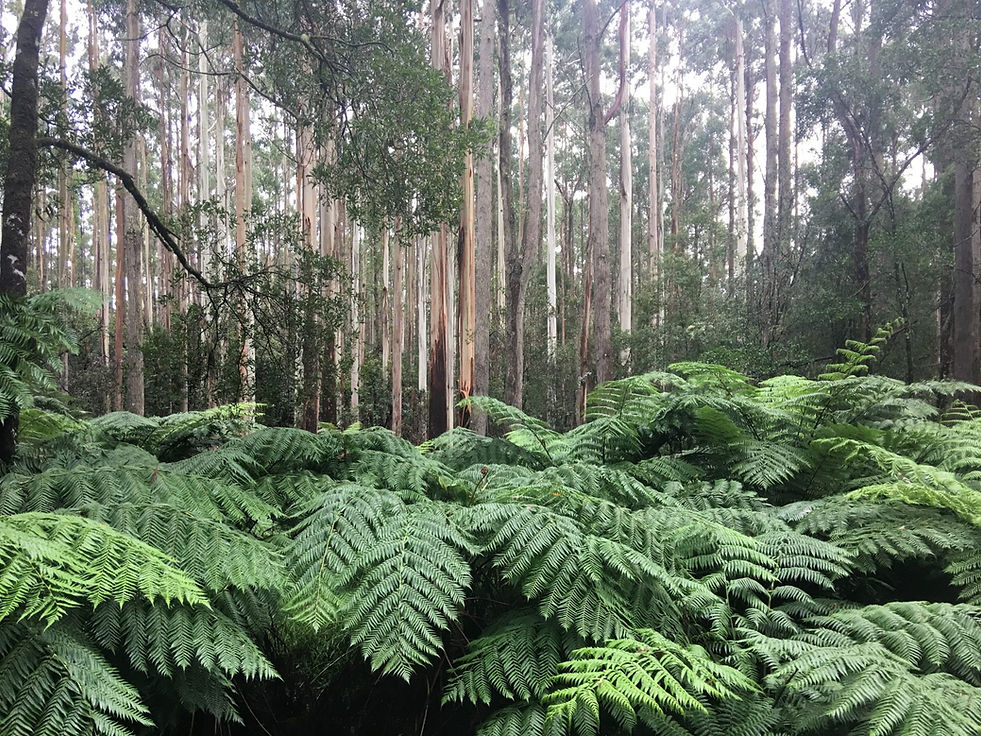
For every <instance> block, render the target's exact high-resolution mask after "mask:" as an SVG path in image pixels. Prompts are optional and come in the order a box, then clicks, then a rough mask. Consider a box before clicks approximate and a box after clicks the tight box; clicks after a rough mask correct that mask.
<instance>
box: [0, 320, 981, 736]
mask: <svg viewBox="0 0 981 736" xmlns="http://www.w3.org/2000/svg"><path fill="white" fill-rule="evenodd" d="M887 333H888V330H887V331H884V332H883V333H882V334H880V335H879V336H878V337H877V338H876V339H875V340H873V341H872V343H870V344H867V345H863V344H858V343H853V344H850V345H849V346H848V348H847V349H845V350H843V351H842V362H841V363H839V364H837V365H834V366H829V369H828V372H827V373H826V374H825V375H823V376H822V377H820V378H819V379H817V380H808V379H804V378H799V377H794V376H780V377H777V378H773V379H770V380H767V381H763V382H761V383H756V382H754V381H752V380H750V379H749V378H747V377H746V376H743V375H740V374H738V373H735V372H733V371H730V370H727V369H725V368H723V367H721V366H714V365H705V364H695V363H684V364H676V365H674V366H671V367H670V368H669V371H667V372H659V373H651V374H647V375H643V376H636V377H633V378H629V379H625V380H621V381H614V382H611V383H608V384H605V385H603V386H601V387H599V388H598V389H597V390H596V391H594V392H593V394H592V395H591V397H590V400H589V409H588V411H589V415H588V418H589V421H588V422H587V423H586V424H584V425H583V426H581V427H578V428H577V429H575V430H573V431H571V432H568V433H566V434H560V433H557V432H555V431H553V430H551V429H550V428H549V427H548V426H546V425H545V424H544V423H543V422H541V421H539V420H536V419H534V418H532V417H529V416H526V415H525V414H523V413H522V412H520V411H518V410H516V409H514V408H512V407H508V406H506V405H504V404H501V403H500V402H497V401H494V400H492V399H487V398H480V397H475V398H472V399H471V400H470V404H471V408H472V409H473V410H475V411H483V412H485V413H487V414H488V415H489V416H490V418H491V419H492V420H493V421H494V422H495V423H496V425H497V426H499V427H501V428H502V429H503V431H504V435H503V436H501V437H494V438H483V437H478V436H476V435H474V434H473V433H471V432H469V431H467V430H465V429H457V430H454V431H452V432H450V433H448V434H446V435H443V436H441V437H438V438H436V439H434V440H432V441H430V442H428V443H426V444H425V445H423V446H422V447H415V446H412V445H410V444H409V443H407V442H405V441H403V440H401V439H399V438H397V437H395V436H393V435H392V434H391V433H390V432H388V431H386V430H382V429H362V428H352V429H349V430H347V431H338V430H336V429H333V428H325V429H324V430H323V431H321V433H319V434H317V435H313V434H309V433H304V432H302V431H299V430H292V429H282V428H267V427H263V426H261V424H260V423H259V419H260V417H258V416H257V414H256V408H255V407H252V406H244V405H243V406H233V407H221V408H218V409H214V410H210V411H206V412H197V413H188V414H181V415H174V416H170V417H166V418H163V419H146V418H141V417H136V416H133V415H128V414H122V413H117V414H111V415H108V416H105V417H100V418H98V419H91V420H79V419H76V418H72V417H70V416H68V415H67V414H66V413H57V412H52V411H43V410H40V409H29V408H26V407H27V405H28V403H29V402H26V401H23V400H21V399H19V398H18V399H17V400H16V401H15V402H13V403H14V404H16V405H19V406H21V407H23V411H22V413H21V435H20V437H21V444H20V447H19V450H18V456H17V458H16V459H15V461H14V462H13V464H11V465H10V466H9V467H7V468H6V469H5V471H4V473H3V475H2V477H0V734H3V736H35V735H43V734H57V735H58V736H74V735H75V734H91V733H96V734H143V733H175V734H176V733H180V734H187V733H202V734H203V733H216V732H218V733H266V734H273V735H278V734H291V733H311V732H323V733H335V732H336V733H363V734H397V733H406V734H408V733H412V734H474V733H476V734H481V735H482V736H504V735H513V736H526V735H528V736H537V735H538V734H550V735H553V734H554V735H559V734H577V735H583V736H587V735H592V734H622V733H637V734H669V735H673V734H678V735H682V734H692V735H693V736H716V735H718V736H723V735H727V736H778V735H786V736H798V735H799V736H809V735H814V736H819V735H820V736H826V735H837V734H841V735H843V736H844V735H845V734H868V735H869V736H887V735H888V734H904V735H907V734H908V735H909V736H929V735H932V734H936V735H937V736H940V735H941V734H943V735H944V736H969V735H972V734H973V735H974V736H977V734H979V733H981V726H979V724H981V559H979V555H978V552H977V550H978V549H979V543H981V492H979V488H981V442H979V440H981V415H979V413H978V412H977V411H976V410H974V409H972V408H971V407H968V406H966V405H963V404H960V403H959V402H957V401H956V399H955V397H956V396H957V395H958V394H959V393H961V392H964V391H967V390H970V389H971V387H969V386H965V385H962V384H955V383H949V382H940V381H934V382H924V383H919V384H913V385H908V384H904V383H901V382H899V381H894V380H890V379H886V378H880V377H875V376H869V375H866V373H867V367H868V365H869V363H870V362H871V361H872V360H873V359H874V357H875V354H876V352H877V350H878V349H879V345H880V344H881V342H882V341H883V340H884V339H885V338H886V337H887ZM11 380H14V379H13V378H11ZM21 393H22V392H21ZM4 406H5V405H4V404H3V403H2V402H0V409H3V408H4Z"/></svg>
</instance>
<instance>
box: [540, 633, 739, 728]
mask: <svg viewBox="0 0 981 736" xmlns="http://www.w3.org/2000/svg"><path fill="white" fill-rule="evenodd" d="M561 669H562V672H560V673H559V674H558V675H556V676H555V678H553V680H552V687H551V692H550V693H549V694H548V695H547V696H546V697H545V699H544V701H543V702H544V703H545V704H546V705H548V706H549V708H548V717H549V720H554V721H558V722H559V723H561V724H563V725H564V726H565V729H564V730H565V731H566V732H573V733H576V734H595V733H598V732H599V724H600V717H601V709H606V710H607V711H608V713H609V715H610V716H612V717H613V719H614V720H615V721H616V722H617V723H618V724H619V725H620V726H621V727H623V728H625V729H627V730H630V729H631V728H633V727H634V725H636V723H637V711H638V710H641V709H644V710H649V711H652V712H653V713H672V714H678V715H684V714H686V713H689V712H692V711H704V710H705V706H704V705H703V704H702V701H701V700H700V699H699V696H706V697H708V698H712V699H718V700H725V699H729V698H737V697H739V696H740V695H742V694H744V693H747V692H752V691H754V690H756V686H755V684H754V683H753V682H752V681H751V680H750V679H748V678H747V677H746V676H745V675H743V674H742V673H740V672H739V671H738V670H735V669H733V668H731V667H728V666H726V665H722V664H718V663H717V662H714V661H713V660H712V659H711V658H710V657H709V656H708V654H707V652H706V651H705V650H704V649H702V648H701V647H698V646H683V645H680V644H677V643H675V642H673V641H671V640H669V639H666V638H664V637H663V636H661V635H660V634H658V633H657V632H656V631H652V630H649V629H643V630H640V631H638V632H637V633H636V635H635V638H629V639H618V640H613V641H608V642H605V644H604V645H603V646H598V647H586V648H583V649H577V650H576V651H574V652H573V653H572V658H571V659H570V660H569V661H568V662H565V663H563V664H562V665H561Z"/></svg>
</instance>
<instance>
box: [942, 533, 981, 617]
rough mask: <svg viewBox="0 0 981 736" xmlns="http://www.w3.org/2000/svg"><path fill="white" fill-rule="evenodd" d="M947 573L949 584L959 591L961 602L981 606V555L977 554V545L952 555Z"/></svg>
mask: <svg viewBox="0 0 981 736" xmlns="http://www.w3.org/2000/svg"><path fill="white" fill-rule="evenodd" d="M947 572H948V573H949V574H950V575H951V582H952V583H953V584H954V585H956V586H957V587H959V588H960V589H961V592H960V599H961V600H963V601H966V602H967V603H973V604H974V605H981V555H979V554H978V547H977V545H975V546H973V547H969V548H965V549H964V551H962V552H961V553H960V554H958V555H954V557H953V558H952V559H951V562H950V564H949V565H948V566H947Z"/></svg>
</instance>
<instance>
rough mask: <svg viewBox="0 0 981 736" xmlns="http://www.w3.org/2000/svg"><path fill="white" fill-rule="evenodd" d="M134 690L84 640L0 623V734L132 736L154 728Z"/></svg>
mask: <svg viewBox="0 0 981 736" xmlns="http://www.w3.org/2000/svg"><path fill="white" fill-rule="evenodd" d="M152 725H153V724H152V722H151V721H150V718H149V711H148V710H147V708H146V706H145V705H144V704H143V702H142V701H141V699H140V695H139V693H138V692H137V691H136V689H135V688H133V686H132V685H130V684H129V683H127V682H126V681H124V680H123V679H122V678H121V677H120V675H119V673H118V672H117V671H116V670H115V669H114V668H113V667H112V666H111V665H109V663H108V662H106V660H105V659H104V658H103V657H102V655H101V654H99V653H98V652H97V651H96V649H95V648H94V647H92V646H91V644H90V643H89V642H87V641H86V640H85V638H84V637H83V636H82V635H81V634H80V632H78V631H76V630H72V629H66V628H63V627H62V626H60V625H55V626H53V627H51V628H47V629H45V630H43V631H41V630H37V629H36V628H34V627H33V626H31V625H30V624H28V623H26V622H22V623H18V624H11V623H10V622H2V623H0V733H2V734H4V736H64V735H65V734H75V733H78V734H81V733H95V734H103V735H105V736H132V734H133V731H131V730H130V729H131V728H132V727H133V726H152Z"/></svg>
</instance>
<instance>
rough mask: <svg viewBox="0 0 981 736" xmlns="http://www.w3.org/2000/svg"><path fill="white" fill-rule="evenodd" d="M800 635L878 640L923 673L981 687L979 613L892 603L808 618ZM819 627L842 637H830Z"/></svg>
mask: <svg viewBox="0 0 981 736" xmlns="http://www.w3.org/2000/svg"><path fill="white" fill-rule="evenodd" d="M808 624H809V625H810V626H811V627H815V628H817V629H819V630H818V631H813V632H809V633H805V634H802V635H801V638H802V639H803V640H804V641H810V642H812V643H815V644H820V645H822V646H829V645H832V646H843V645H847V643H849V641H851V642H855V643H857V644H862V643H866V642H875V643H878V644H880V645H882V646H883V647H884V648H886V649H888V650H889V651H890V652H892V653H893V654H895V655H897V656H899V657H902V659H904V660H905V661H906V663H907V664H908V665H909V667H911V668H913V669H915V670H917V671H919V672H920V673H924V674H929V673H931V672H947V673H949V674H952V675H956V676H957V677H960V678H961V679H963V680H965V681H967V682H969V683H971V684H972V685H981V609H977V608H972V607H970V606H955V605H951V604H948V603H918V602H894V603H887V604H885V605H882V606H865V607H863V608H855V609H844V610H840V611H836V612H834V613H832V614H830V615H827V616H820V617H815V618H813V619H810V620H809V621H808ZM820 629H825V630H827V631H828V632H833V634H836V635H839V636H838V637H834V636H832V638H830V639H829V638H828V637H827V636H826V635H825V634H824V633H823V632H822V631H820Z"/></svg>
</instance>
